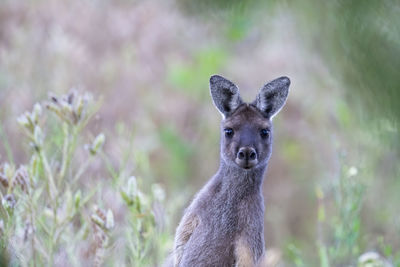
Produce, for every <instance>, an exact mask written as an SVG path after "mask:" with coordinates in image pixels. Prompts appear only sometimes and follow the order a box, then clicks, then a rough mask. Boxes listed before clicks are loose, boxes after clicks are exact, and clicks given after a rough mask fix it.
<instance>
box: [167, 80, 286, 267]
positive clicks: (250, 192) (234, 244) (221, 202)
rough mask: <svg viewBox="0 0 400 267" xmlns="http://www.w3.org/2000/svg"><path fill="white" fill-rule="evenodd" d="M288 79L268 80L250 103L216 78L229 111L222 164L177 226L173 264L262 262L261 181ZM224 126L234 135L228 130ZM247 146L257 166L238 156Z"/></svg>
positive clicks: (215, 93)
mask: <svg viewBox="0 0 400 267" xmlns="http://www.w3.org/2000/svg"><path fill="white" fill-rule="evenodd" d="M287 81H288V79H287V78H279V79H277V80H274V81H272V82H271V83H268V84H267V85H266V86H264V88H263V89H261V91H260V95H258V96H257V98H256V100H255V101H254V102H253V103H252V104H246V103H244V102H243V101H242V100H241V98H240V95H239V90H238V88H237V87H236V86H235V85H234V84H233V83H232V82H230V81H228V80H226V79H225V78H223V77H221V76H216V75H214V76H212V77H211V79H210V90H211V95H212V97H213V101H214V104H215V106H216V107H217V108H218V110H219V111H220V112H221V113H222V114H223V115H224V119H223V120H222V122H221V131H222V134H221V159H220V167H219V169H218V171H217V173H216V174H215V175H214V176H213V177H212V178H211V179H210V180H209V181H208V183H207V184H206V185H205V186H204V187H203V188H202V189H201V190H200V192H199V193H198V194H197V195H196V196H195V198H194V200H193V201H192V203H191V204H190V206H189V207H188V208H187V209H186V210H185V212H184V216H183V218H182V220H181V222H180V223H179V226H178V228H177V230H176V236H175V245H174V251H173V261H174V266H184V267H186V266H199V267H201V266H220V267H224V266H257V265H258V264H260V261H261V258H262V256H263V254H264V246H265V245H264V199H263V196H262V192H261V191H262V190H261V185H262V182H263V176H264V172H265V170H266V167H267V164H268V160H269V158H270V155H271V146H272V122H271V119H270V118H271V116H273V115H275V114H276V113H277V112H278V111H279V109H280V108H281V107H282V106H283V104H284V103H285V100H286V96H287V92H288V86H289V83H288V82H287ZM271 95H272V97H270V96H271ZM269 101H273V102H272V103H271V102H269ZM271 107H272V108H271ZM225 128H230V129H232V130H233V131H234V134H233V135H232V136H228V135H225V133H224V130H225ZM260 129H267V130H268V131H269V135H267V136H265V135H264V136H263V135H261V134H260V132H261V131H260ZM248 147H250V148H252V149H254V151H256V158H255V159H253V161H254V160H255V161H256V165H247V164H244V165H241V163H240V164H239V163H237V162H238V161H235V160H236V159H237V157H239V156H238V155H239V153H238V151H239V149H240V148H248ZM246 161H247V159H246ZM249 161H250V159H249Z"/></svg>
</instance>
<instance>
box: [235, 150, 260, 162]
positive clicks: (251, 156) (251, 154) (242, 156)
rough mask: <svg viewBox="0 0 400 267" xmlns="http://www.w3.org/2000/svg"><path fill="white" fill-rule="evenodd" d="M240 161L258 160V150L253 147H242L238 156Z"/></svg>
mask: <svg viewBox="0 0 400 267" xmlns="http://www.w3.org/2000/svg"><path fill="white" fill-rule="evenodd" d="M236 157H237V158H238V159H239V160H245V161H251V160H255V159H256V158H257V153H256V150H255V149H254V148H252V147H242V148H240V149H239V152H238V153H237V156H236Z"/></svg>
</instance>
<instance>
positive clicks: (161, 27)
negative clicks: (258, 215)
mask: <svg viewBox="0 0 400 267" xmlns="http://www.w3.org/2000/svg"><path fill="white" fill-rule="evenodd" d="M175 2H176V3H175ZM171 3H173V4H171ZM398 10H399V3H398V1H391V0H385V1H364V2H362V3H361V2H357V1H340V0H337V1H336V0H335V1H329V2H328V1H314V0H309V1H302V2H298V3H294V2H293V3H292V2H287V1H283V2H282V1H246V2H244V1H225V0H218V1H204V2H202V3H201V4H199V1H192V0H188V1H181V0H177V1H172V2H170V1H165V2H164V1H163V2H162V3H161V2H156V1H108V0H105V1H90V2H88V1H86V2H82V1H68V2H65V3H62V2H58V3H53V2H51V1H48V0H42V1H36V2H34V3H33V2H32V3H28V2H23V1H20V2H18V1H4V2H3V3H2V4H0V22H1V23H0V107H1V108H0V193H1V195H0V197H1V205H0V241H1V243H0V246H1V258H0V259H1V263H0V265H5V264H8V265H11V266H45V265H53V266H64V265H65V264H67V265H71V266H81V265H85V264H86V265H87V264H88V265H104V266H160V265H161V263H162V262H163V261H164V259H165V258H166V255H167V254H168V252H169V250H170V249H171V247H172V240H173V235H174V231H175V227H176V224H177V222H178V220H179V218H180V216H181V214H182V209H183V208H184V207H185V206H186V205H187V203H188V202H189V201H190V199H191V197H192V196H193V194H194V193H195V192H196V191H197V190H198V189H199V188H200V187H201V186H202V185H203V184H204V183H205V181H206V180H208V178H209V177H210V176H211V175H212V174H214V173H215V171H216V169H217V166H218V153H219V151H218V148H219V147H218V140H219V129H218V123H219V119H220V117H219V114H218V112H217V111H216V110H215V109H214V107H212V104H211V100H210V97H209V91H208V78H209V76H210V75H212V74H215V73H220V74H223V75H224V76H226V77H228V78H230V79H231V80H232V81H234V82H236V83H237V84H238V85H239V86H240V90H241V94H242V96H243V98H244V99H245V100H247V101H250V100H251V99H249V98H248V97H250V96H254V95H255V94H256V91H257V90H258V88H260V87H261V85H262V84H263V83H265V82H266V81H268V80H270V79H272V78H275V77H277V76H279V75H287V76H289V77H290V78H291V80H292V85H291V92H290V94H289V98H288V103H287V105H286V106H285V108H284V109H283V110H282V112H281V114H280V116H278V117H277V118H276V119H275V121H274V126H275V130H274V132H275V138H274V148H273V155H272V158H271V161H270V165H269V167H268V172H267V177H266V179H265V183H264V187H263V190H264V197H265V199H266V217H265V229H266V231H265V239H266V245H267V254H268V255H269V257H270V261H269V262H271V263H272V262H274V263H276V264H277V265H278V266H324V267H325V266H400V217H399V214H400V212H399V211H400V210H399V205H398V203H400V195H399V194H398V192H400V179H399V177H400V166H399V164H398V162H399V158H400V153H399V151H400V150H399V149H400V146H399V144H400V143H399V140H400V139H399V138H398V137H399V125H400V124H399V120H400V116H399V105H398V104H397V101H398V98H399V97H398V96H399V90H398V84H399V77H400V76H399V75H398V64H399V62H400V60H399V55H400V52H399V47H400V46H399V45H398V44H399V41H400V38H399V35H398V30H397V29H398V27H399V25H400V22H399V16H398V15H397V14H398V12H397V11H398ZM71 14H74V16H73V19H72V17H71ZM69 88H76V89H72V90H71V91H70V92H69V93H67V92H68V89H69ZM49 92H54V94H50V97H48V100H47V101H43V100H44V99H46V98H47V95H48V94H49ZM85 92H87V93H85ZM25 110H29V112H24V111H25ZM21 114H22V115H21ZM279 264H280V265H279ZM273 266H274V265H273Z"/></svg>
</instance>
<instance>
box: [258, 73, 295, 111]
mask: <svg viewBox="0 0 400 267" xmlns="http://www.w3.org/2000/svg"><path fill="white" fill-rule="evenodd" d="M289 85H290V80H289V78H288V77H280V78H278V79H275V80H273V81H272V82H269V83H267V84H266V85H264V87H263V88H261V89H260V92H259V93H258V95H257V98H256V100H255V101H254V102H253V103H252V104H253V105H255V106H256V107H257V108H258V109H259V110H260V111H261V112H262V113H263V114H264V116H265V117H267V118H270V119H272V118H273V117H274V116H275V115H276V114H277V113H278V112H279V111H280V110H281V108H282V107H283V105H285V102H286V98H287V96H288V94H289Z"/></svg>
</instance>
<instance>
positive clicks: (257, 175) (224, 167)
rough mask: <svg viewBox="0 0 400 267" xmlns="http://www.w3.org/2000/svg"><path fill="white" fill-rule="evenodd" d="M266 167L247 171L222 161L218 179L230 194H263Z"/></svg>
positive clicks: (223, 188)
mask: <svg viewBox="0 0 400 267" xmlns="http://www.w3.org/2000/svg"><path fill="white" fill-rule="evenodd" d="M266 167H267V166H266V165H265V166H257V167H255V168H252V169H249V170H246V169H243V168H240V167H239V166H236V165H233V164H232V165H228V164H226V163H225V162H224V161H223V160H221V163H220V167H219V169H218V172H217V175H216V177H217V179H218V180H220V181H221V183H222V190H223V191H225V190H228V191H230V192H232V191H233V192H237V193H241V192H249V191H250V192H254V193H258V192H261V185H262V182H263V177H264V173H265V170H266Z"/></svg>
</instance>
